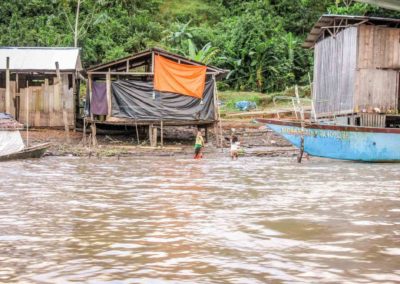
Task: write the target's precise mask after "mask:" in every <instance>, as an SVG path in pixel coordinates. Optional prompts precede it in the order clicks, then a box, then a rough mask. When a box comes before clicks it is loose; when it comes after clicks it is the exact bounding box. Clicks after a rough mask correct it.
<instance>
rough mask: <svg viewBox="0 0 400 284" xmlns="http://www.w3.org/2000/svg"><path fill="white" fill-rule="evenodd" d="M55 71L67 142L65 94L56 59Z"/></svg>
mask: <svg viewBox="0 0 400 284" xmlns="http://www.w3.org/2000/svg"><path fill="white" fill-rule="evenodd" d="M56 73H57V81H58V88H59V90H60V94H61V98H62V100H61V101H62V109H63V122H64V129H65V136H66V138H67V143H70V142H71V140H70V137H69V126H68V112H67V107H66V98H65V97H66V94H64V88H63V84H62V83H63V82H62V79H61V73H60V66H59V64H58V61H56Z"/></svg>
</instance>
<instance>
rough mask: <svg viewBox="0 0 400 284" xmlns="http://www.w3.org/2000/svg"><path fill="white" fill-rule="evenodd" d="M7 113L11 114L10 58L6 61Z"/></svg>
mask: <svg viewBox="0 0 400 284" xmlns="http://www.w3.org/2000/svg"><path fill="white" fill-rule="evenodd" d="M5 109H6V113H9V114H11V112H12V110H11V88H10V57H7V59H6V107H5Z"/></svg>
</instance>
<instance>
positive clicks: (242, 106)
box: [235, 101, 257, 111]
mask: <svg viewBox="0 0 400 284" xmlns="http://www.w3.org/2000/svg"><path fill="white" fill-rule="evenodd" d="M235 107H236V108H237V109H239V110H241V111H247V110H251V109H255V108H256V107H257V104H256V103H255V102H249V101H239V102H236V104H235Z"/></svg>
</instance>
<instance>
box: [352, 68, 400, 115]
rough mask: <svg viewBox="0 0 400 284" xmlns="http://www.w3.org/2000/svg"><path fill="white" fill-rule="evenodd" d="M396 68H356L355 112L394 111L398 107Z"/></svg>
mask: <svg viewBox="0 0 400 284" xmlns="http://www.w3.org/2000/svg"><path fill="white" fill-rule="evenodd" d="M398 80H399V75H398V71H396V70H382V69H358V70H357V83H356V94H355V96H354V110H355V112H363V111H364V112H365V111H366V112H373V111H374V108H378V109H379V112H395V111H396V110H397V108H398V84H399V82H398Z"/></svg>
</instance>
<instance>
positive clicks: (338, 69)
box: [313, 27, 357, 116]
mask: <svg viewBox="0 0 400 284" xmlns="http://www.w3.org/2000/svg"><path fill="white" fill-rule="evenodd" d="M356 66H357V28H356V27H351V28H348V29H345V30H343V31H341V32H339V33H338V34H337V35H336V37H329V38H326V39H324V40H322V41H320V42H318V43H317V44H316V45H315V55H314V89H313V100H314V105H315V111H316V114H317V116H323V115H329V114H332V113H336V114H338V113H348V112H352V111H353V97H354V88H355V82H356V77H355V75H356V74H355V70H356Z"/></svg>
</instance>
